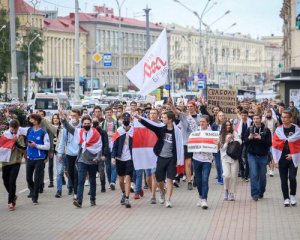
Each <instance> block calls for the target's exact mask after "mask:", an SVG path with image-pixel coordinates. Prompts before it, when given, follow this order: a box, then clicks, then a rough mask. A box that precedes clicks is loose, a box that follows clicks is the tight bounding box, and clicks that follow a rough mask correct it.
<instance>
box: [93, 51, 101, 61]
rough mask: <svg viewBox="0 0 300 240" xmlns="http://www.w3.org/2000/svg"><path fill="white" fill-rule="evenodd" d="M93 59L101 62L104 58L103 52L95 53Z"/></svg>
mask: <svg viewBox="0 0 300 240" xmlns="http://www.w3.org/2000/svg"><path fill="white" fill-rule="evenodd" d="M93 60H94V62H96V63H98V62H100V61H101V60H102V56H101V54H99V53H95V54H94V55H93Z"/></svg>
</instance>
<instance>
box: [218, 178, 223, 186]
mask: <svg viewBox="0 0 300 240" xmlns="http://www.w3.org/2000/svg"><path fill="white" fill-rule="evenodd" d="M217 183H218V184H219V185H224V181H223V178H222V177H221V178H218V181H217Z"/></svg>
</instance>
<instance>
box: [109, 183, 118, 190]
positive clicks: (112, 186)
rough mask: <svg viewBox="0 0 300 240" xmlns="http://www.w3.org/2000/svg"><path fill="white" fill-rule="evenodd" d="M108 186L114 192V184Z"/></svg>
mask: <svg viewBox="0 0 300 240" xmlns="http://www.w3.org/2000/svg"><path fill="white" fill-rule="evenodd" d="M109 186H110V190H112V191H115V189H116V184H115V183H111V184H110V185H109Z"/></svg>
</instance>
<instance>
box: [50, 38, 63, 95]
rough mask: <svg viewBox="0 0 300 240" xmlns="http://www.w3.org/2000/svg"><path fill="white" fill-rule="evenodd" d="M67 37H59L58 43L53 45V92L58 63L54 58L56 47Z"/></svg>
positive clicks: (53, 90)
mask: <svg viewBox="0 0 300 240" xmlns="http://www.w3.org/2000/svg"><path fill="white" fill-rule="evenodd" d="M64 39H65V38H64V37H62V38H59V39H58V41H57V43H56V44H55V45H54V44H53V45H52V92H53V93H55V77H54V74H55V70H56V63H55V59H54V56H53V55H54V51H55V49H56V48H57V47H58V44H60V43H61V42H62V41H63V40H64ZM55 58H56V54H55Z"/></svg>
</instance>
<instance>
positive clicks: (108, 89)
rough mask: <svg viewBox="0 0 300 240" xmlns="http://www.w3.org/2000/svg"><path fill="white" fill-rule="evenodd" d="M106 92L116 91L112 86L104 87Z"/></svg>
mask: <svg viewBox="0 0 300 240" xmlns="http://www.w3.org/2000/svg"><path fill="white" fill-rule="evenodd" d="M106 91H107V92H116V91H117V90H116V89H115V88H114V87H109V88H106Z"/></svg>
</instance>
